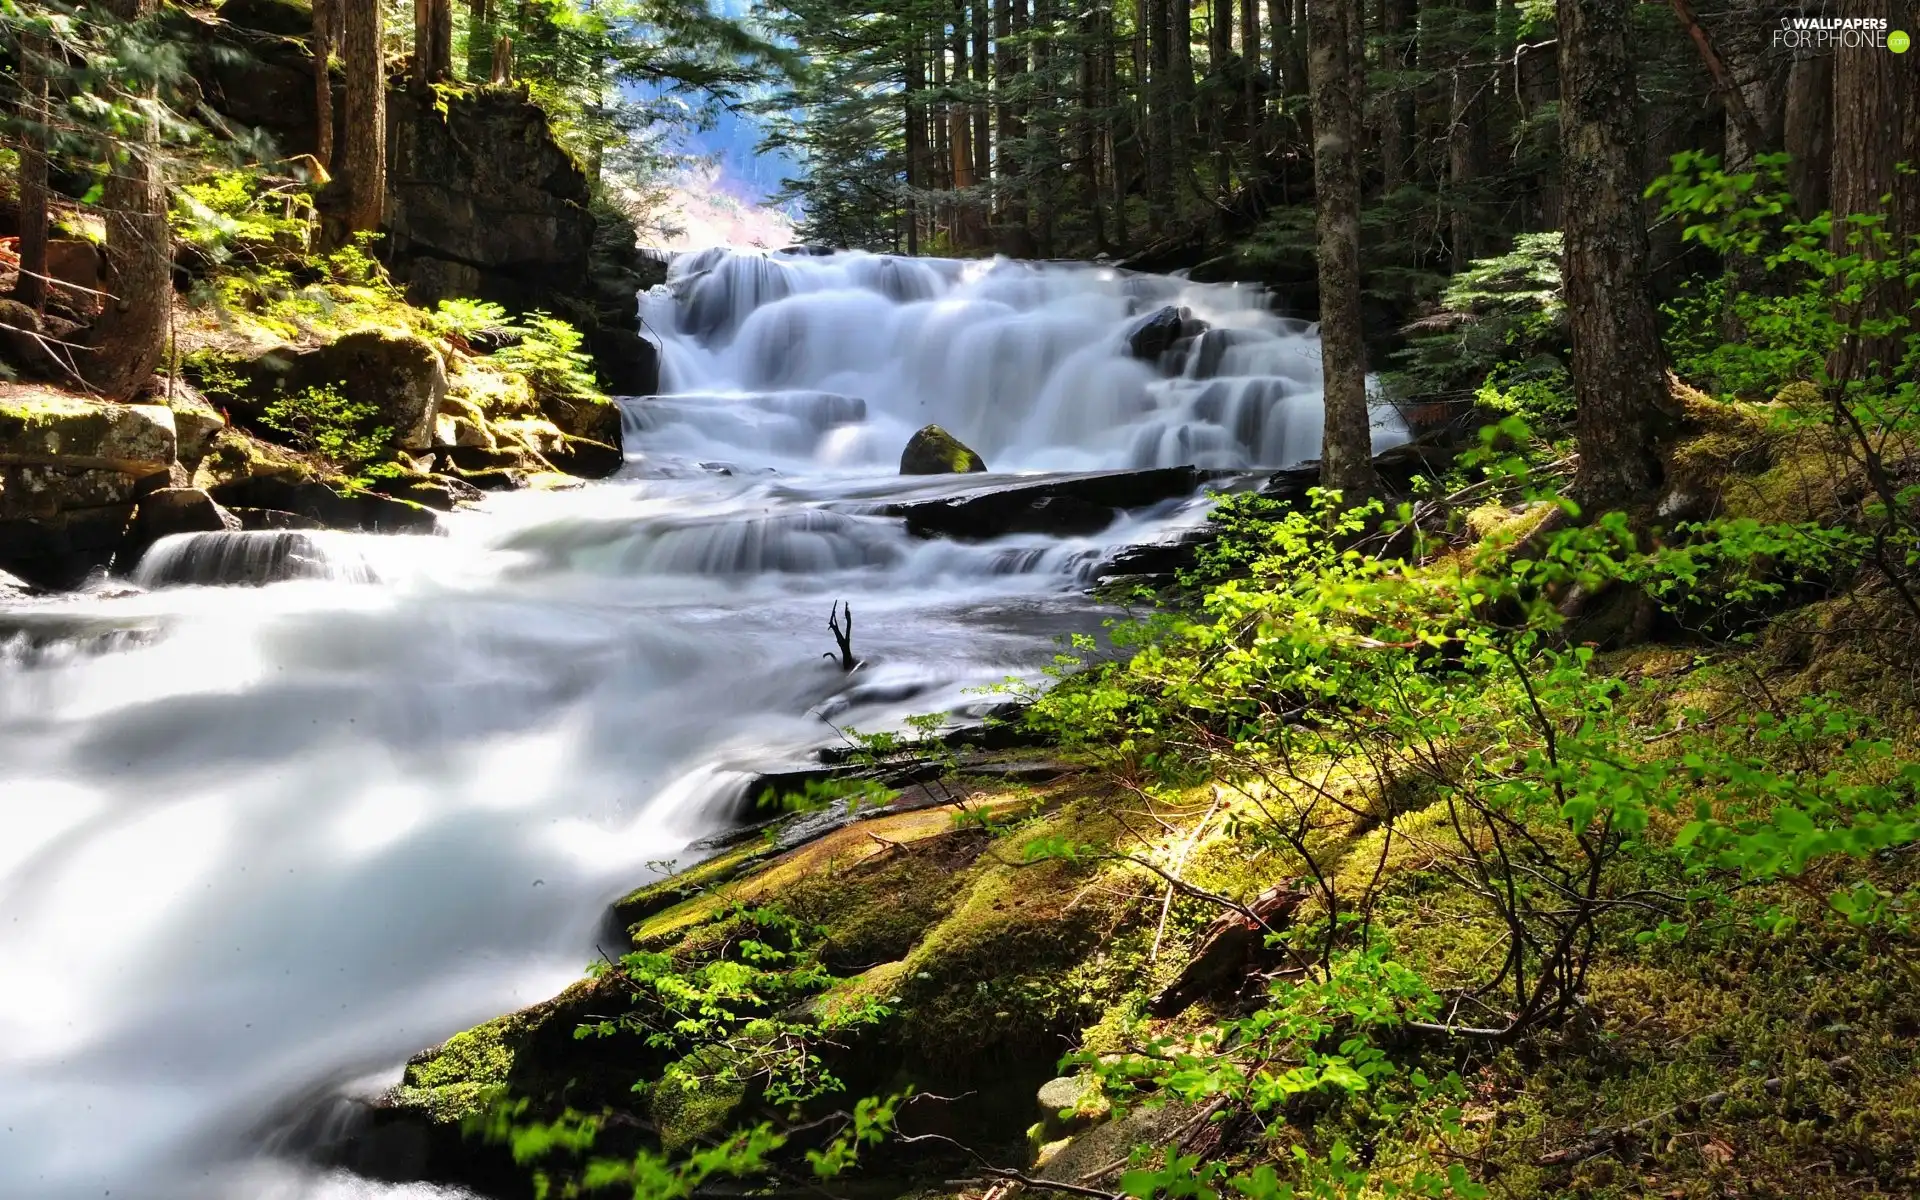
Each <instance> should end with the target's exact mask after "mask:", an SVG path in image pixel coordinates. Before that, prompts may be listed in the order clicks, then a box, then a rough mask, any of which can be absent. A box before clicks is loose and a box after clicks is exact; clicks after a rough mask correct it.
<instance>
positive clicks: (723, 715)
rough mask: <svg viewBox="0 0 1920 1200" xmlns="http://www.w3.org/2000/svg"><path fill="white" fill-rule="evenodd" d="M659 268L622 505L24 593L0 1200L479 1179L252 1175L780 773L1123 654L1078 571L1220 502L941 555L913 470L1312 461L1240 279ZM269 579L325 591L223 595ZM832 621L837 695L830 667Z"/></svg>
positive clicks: (942, 544)
mask: <svg viewBox="0 0 1920 1200" xmlns="http://www.w3.org/2000/svg"><path fill="white" fill-rule="evenodd" d="M673 273H674V279H673V281H672V287H673V291H672V292H671V293H669V292H668V291H666V290H663V289H655V291H654V292H652V293H649V294H648V295H646V296H645V297H643V298H642V313H643V316H644V318H645V320H646V323H647V326H648V328H649V331H650V332H651V333H652V334H653V335H654V336H655V337H656V338H657V339H658V340H659V341H660V342H661V343H662V346H663V362H664V367H663V391H665V392H668V393H670V394H669V395H666V396H662V397H658V398H649V399H642V400H629V401H625V402H623V403H624V404H625V406H626V414H625V418H626V427H627V428H626V434H627V443H628V444H627V466H626V469H625V470H624V471H623V472H622V473H621V474H619V475H618V476H616V477H614V478H612V479H609V480H606V481H602V482H599V483H595V484H591V485H588V486H584V487H580V488H577V489H573V490H562V491H546V492H522V493H515V494H504V495H496V496H493V497H491V498H490V499H489V500H488V501H487V502H486V503H485V504H484V505H482V506H480V507H479V508H477V509H474V510H470V511H463V512H459V513H455V514H452V515H451V517H450V518H449V519H448V520H447V521H446V522H445V532H446V536H444V537H404V536H391V537H381V536H375V535H361V534H324V535H310V536H305V537H304V540H291V539H289V538H288V537H286V536H285V535H279V536H277V538H276V536H275V535H242V534H231V535H202V540H201V542H200V543H199V544H198V545H197V546H196V547H187V546H185V545H183V544H182V543H178V542H175V543H164V542H163V543H162V544H161V545H159V546H156V547H155V548H154V550H153V551H150V552H149V557H148V559H147V560H146V561H145V562H143V564H142V565H141V568H140V570H139V571H138V572H137V573H136V576H135V583H136V584H137V585H139V586H131V587H129V586H126V585H125V584H116V585H113V586H105V587H96V588H95V589H94V590H92V591H90V592H87V593H81V594H76V595H73V596H68V597H62V598H58V599H55V600H52V601H41V602H35V603H32V604H29V605H23V606H19V607H17V608H16V609H15V610H12V611H6V610H4V609H0V618H4V623H3V624H0V631H4V632H0V638H4V639H5V640H4V641H3V642H0V1197H5V1198H7V1200H15V1198H18V1200H67V1198H69V1197H82V1196H86V1197H94V1196H102V1195H112V1196H121V1197H134V1198H136V1200H147V1198H153V1200H186V1198H188V1197H193V1198H195V1200H203V1198H208V1197H235V1198H238V1197H248V1198H252V1197H287V1198H289V1200H292V1198H294V1197H307V1198H319V1197H329V1198H331V1197H340V1198H345V1197H361V1196H366V1197H374V1196H379V1197H408V1196H417V1197H426V1196H439V1195H451V1194H453V1193H446V1192H441V1191H439V1190H437V1189H432V1188H428V1187H425V1186H422V1185H414V1186H402V1187H392V1186H388V1185H375V1184H371V1183H367V1182H365V1181H360V1180H356V1179H352V1178H350V1177H346V1176H343V1175H339V1174H337V1173H336V1174H328V1173H320V1172H315V1171H313V1170H310V1169H308V1168H305V1167H302V1166H300V1165H298V1164H296V1163H292V1162H286V1161H280V1160H276V1159H274V1158H272V1157H271V1156H269V1155H265V1154H264V1153H263V1150H262V1147H263V1146H264V1145H268V1144H270V1143H271V1141H272V1138H271V1136H270V1135H271V1133H272V1130H273V1127H274V1124H275V1122H276V1121H279V1120H282V1119H284V1117H285V1116H286V1115H287V1114H288V1113H289V1112H290V1111H292V1110H293V1109H295V1108H297V1107H298V1105H299V1104H301V1103H303V1102H304V1101H306V1100H308V1099H311V1098H315V1097H319V1096H322V1095H325V1094H327V1093H328V1092H338V1091H342V1090H345V1091H357V1092H363V1093H364V1092H372V1091H376V1090H378V1089H379V1088H381V1087H384V1086H386V1085H388V1084H391V1083H392V1082H394V1081H395V1080H396V1079H397V1078H398V1073H399V1070H400V1065H401V1063H402V1061H403V1060H404V1058H405V1057H406V1056H407V1055H408V1054H410V1053H411V1052H413V1051H415V1050H418V1049H420V1048H422V1047H424V1046H427V1045H431V1044H433V1043H435V1042H437V1041H439V1040H440V1039H442V1038H444V1037H445V1036H446V1035H448V1034H450V1033H452V1032H454V1031H457V1030H459V1029H461V1028H463V1027H465V1026H467V1025H470V1024H473V1023H474V1022H476V1021H479V1020H481V1019H484V1018H487V1017H490V1016H494V1015H497V1014H499V1013H502V1012H505V1011H509V1010H511V1009H514V1008H516V1007H520V1006H522V1005H525V1004H528V1003H531V1002H534V1001H537V1000H541V999H544V998H546V997H547V996H549V995H551V994H553V993H554V992H556V991H558V990H559V989H560V988H561V987H563V986H564V985H565V984H566V983H568V982H569V981H571V980H572V979H574V978H576V977H577V976H578V975H579V973H580V972H581V969H582V967H583V966H584V964H585V963H586V962H587V961H588V959H589V958H591V957H592V956H593V953H594V945H595V940H596V936H597V935H598V934H599V932H600V930H601V928H602V924H603V920H604V914H605V910H606V906H607V904H608V902H609V901H610V900H611V899H613V898H614V897H616V896H618V895H619V894H621V893H622V892H624V891H626V890H628V889H630V888H631V887H633V886H635V885H637V884H639V883H641V882H644V881H645V880H646V879H648V878H649V877H651V876H652V875H653V874H654V873H655V872H656V871H657V870H658V869H659V867H660V864H662V863H664V862H667V861H670V860H673V859H675V858H676V857H677V856H680V855H682V854H684V853H685V852H686V851H687V847H688V846H689V844H690V843H691V842H693V841H694V840H696V839H697V838H699V837H701V836H702V835H703V834H706V833H710V832H713V831H714V830H715V829H716V828H717V827H718V826H720V825H721V824H722V823H724V821H725V820H726V819H727V814H728V812H729V811H730V808H731V806H732V805H733V804H734V803H735V802H736V801H737V800H738V799H739V796H740V793H741V791H742V789H743V788H744V787H745V785H746V781H747V779H748V778H749V775H750V772H751V771H752V770H753V769H754V768H755V767H757V766H761V765H764V764H767V763H769V762H774V761H785V760H791V759H796V758H798V757H800V756H802V755H804V754H805V753H806V752H808V751H809V750H810V749H812V748H815V747H818V746H821V745H825V744H829V743H831V742H832V741H834V740H836V736H837V735H836V734H835V732H834V726H840V727H842V728H844V727H847V726H853V727H857V728H875V727H881V726H884V725H886V724H888V723H889V722H895V721H898V720H899V719H900V718H901V717H903V716H904V715H907V714H910V713H915V712H926V711H938V710H956V709H963V708H965V707H967V706H970V705H972V706H978V705H984V704H986V703H990V702H991V697H990V696H987V695H983V694H982V693H981V692H980V691H979V689H982V688H985V687H988V686H990V685H992V684H995V683H997V682H999V681H1001V680H1003V679H1005V678H1006V677H1008V676H1009V675H1031V674H1032V673H1033V672H1034V671H1035V670H1036V669H1037V668H1038V667H1039V666H1041V665H1043V664H1045V663H1046V662H1047V661H1049V660H1050V659H1051V657H1052V655H1053V654H1054V653H1055V652H1056V648H1057V646H1056V641H1057V639H1058V638H1059V637H1060V636H1061V635H1062V634H1064V633H1067V632H1070V631H1073V630H1088V629H1092V628H1095V627H1097V624H1098V621H1099V619H1100V616H1101V615H1102V614H1101V613H1100V611H1099V610H1098V609H1097V607H1096V605H1095V604H1094V602H1093V601H1092V600H1091V599H1089V598H1088V596H1087V595H1086V586H1087V581H1088V578H1089V572H1090V570H1091V568H1092V567H1093V565H1094V564H1095V563H1097V562H1098V561H1100V560H1101V559H1102V558H1103V557H1104V556H1105V555H1107V554H1108V553H1110V552H1111V550H1112V549H1113V548H1115V547H1118V546H1122V545H1125V544H1129V543H1135V542H1140V541H1143V540H1152V539H1154V538H1156V537H1162V536H1166V535H1167V534H1168V533H1169V532H1171V531H1173V530H1175V529H1176V528H1177V527H1179V526H1183V525H1191V524H1193V523H1195V522H1197V521H1198V520H1200V519H1202V516H1203V507H1204V505H1203V501H1202V500H1200V499H1199V498H1197V497H1196V498H1190V499H1186V500H1176V501H1170V502H1166V503H1164V504H1162V505H1160V506H1158V507H1157V508H1155V509H1153V510H1150V511H1146V512H1143V513H1138V514H1135V515H1134V516H1131V517H1129V518H1127V519H1124V520H1122V521H1121V522H1119V523H1118V524H1116V525H1115V526H1114V527H1112V528H1110V529H1108V530H1107V531H1105V532H1103V533H1101V534H1099V535H1097V536H1094V537H1090V538H1071V539H1051V538H1045V537H1040V536H1031V535H1028V536H1016V537H1012V538H1008V539H1002V540H999V541H994V542H987V543H980V544H963V543H957V542H948V541H916V540H914V539H912V538H910V537H909V536H908V534H907V532H906V530H905V528H904V525H903V522H902V521H901V520H900V519H898V518H894V517H887V516H884V515H879V514H878V513H877V512H876V511H875V510H876V508H877V507H878V506H879V505H880V504H882V503H884V502H886V501H888V500H891V499H898V498H901V497H904V496H914V495H927V494H940V493H941V492H942V491H943V490H952V489H954V488H955V487H957V486H959V483H958V482H956V481H955V480H953V479H948V478H918V479H904V478H902V477H900V476H899V475H898V474H897V469H898V463H899V456H900V452H901V448H902V446H903V445H904V444H905V442H906V440H907V438H908V436H909V435H910V434H911V433H912V431H913V430H915V429H916V428H918V427H920V426H922V425H924V424H927V423H928V422H938V423H940V424H942V425H943V426H945V427H946V428H947V429H949V430H951V431H952V432H953V433H955V434H956V435H958V436H959V437H960V438H961V439H962V440H964V441H966V442H967V443H969V444H970V445H972V446H973V447H974V448H976V449H977V450H978V451H979V452H980V453H981V454H982V455H984V456H985V458H986V460H987V462H988V464H989V466H990V467H992V468H993V470H994V471H995V472H996V473H1004V472H1045V471H1055V472H1058V471H1082V470H1091V469H1099V468H1114V467H1131V466H1153V465H1174V464H1183V463H1194V464H1198V465H1203V466H1216V467H1255V466H1259V467H1268V466H1282V465H1288V464H1290V463H1293V462H1297V461H1299V460H1301V459H1304V458H1308V457H1312V456H1313V455H1314V454H1315V453H1316V451H1317V443H1318V438H1319V427H1320V419H1321V415H1320V400H1319V393H1318V377H1319V368H1318V361H1317V343H1316V341H1315V339H1314V338H1313V336H1312V331H1311V330H1310V329H1309V328H1307V327H1305V326H1304V325H1301V324H1299V323H1292V322H1286V321H1282V320H1280V319H1279V318H1276V317H1274V316H1272V315H1270V314H1269V313H1268V312H1267V311H1266V308H1265V304H1264V299H1263V297H1262V296H1261V295H1260V294H1259V293H1258V292H1257V291H1256V290H1254V289H1250V288H1242V287H1232V286H1225V285H1205V286H1203V285H1193V284H1188V283H1186V282H1184V281H1182V280H1177V279H1169V278H1163V277H1154V276H1136V275H1127V274H1125V273H1121V272H1117V271H1114V270H1110V269H1106V268H1101V267H1096V266H1085V267H1072V266H1065V265H1059V266H1032V265H1027V264H1019V263H1005V262H1001V263H998V264H994V263H986V262H964V263H963V262H940V261H929V260H907V259H894V258H888V257H882V256H872V255H847V254H842V255H834V256H811V255H779V256H762V255H754V254H736V253H730V252H725V251H710V252H703V253H701V254H697V255H685V256H682V257H680V258H679V259H677V260H676V261H675V263H674V267H673ZM1167 304H1179V305H1185V306H1187V307H1188V308H1190V309H1191V310H1192V312H1193V314H1194V315H1195V316H1196V317H1199V318H1203V319H1204V320H1205V321H1207V322H1208V323H1209V325H1210V326H1211V330H1212V331H1211V332H1209V333H1207V334H1205V335H1203V337H1202V338H1201V340H1200V341H1199V342H1197V343H1195V344H1194V345H1193V346H1192V347H1191V348H1190V349H1189V351H1188V353H1187V354H1186V358H1185V362H1184V366H1182V367H1181V368H1180V371H1181V373H1180V374H1179V375H1178V376H1177V377H1173V378H1168V377H1166V376H1165V375H1164V374H1163V373H1162V370H1161V369H1159V368H1157V367H1156V366H1154V365H1151V364H1147V363H1143V362H1140V361H1137V360H1136V359H1134V358H1133V357H1131V356H1130V355H1129V354H1128V352H1127V347H1126V338H1127V335H1128V332H1129V330H1130V328H1132V327H1133V326H1134V325H1135V324H1136V323H1137V322H1138V321H1139V320H1140V319H1141V316H1142V315H1143V314H1148V313H1151V312H1153V311H1154V310H1156V309H1158V308H1159V307H1161V306H1163V305H1167ZM1398 436H1399V435H1398V433H1397V431H1396V430H1395V429H1394V428H1393V427H1392V426H1391V422H1388V423H1387V425H1386V427H1383V428H1382V429H1380V430H1378V431H1377V437H1378V439H1379V440H1380V441H1381V443H1382V444H1385V441H1386V440H1388V439H1393V438H1397V437H1398ZM982 478H983V477H978V476H976V477H971V478H969V479H967V480H965V481H960V482H964V483H966V484H968V485H972V484H975V483H978V482H980V480H981V479H982ZM208 538H212V539H214V540H216V541H217V540H220V539H227V541H226V543H225V544H224V545H222V546H220V547H212V546H209V544H208V541H207V539H208ZM216 550H217V553H216ZM269 554H272V555H278V556H279V558H278V559H277V560H276V561H278V562H280V563H281V565H282V567H283V568H284V566H285V560H286V558H287V556H288V555H289V554H291V555H293V556H294V557H295V558H296V559H297V560H298V565H299V567H300V569H299V570H298V571H296V572H294V574H297V575H300V576H302V577H299V578H292V579H286V580H283V581H280V582H274V583H271V584H268V585H266V586H240V585H238V583H237V582H236V581H238V580H241V579H244V578H246V575H247V571H248V569H249V568H248V564H249V563H255V564H256V565H257V564H258V562H259V561H262V557H261V556H262V555H269ZM210 562H211V563H212V564H213V565H212V566H209V565H208V564H209V563H210ZM182 580H199V581H202V582H196V583H191V584H189V583H183V582H180V581H182ZM209 580H210V581H211V583H209V582H206V581H209ZM222 582H226V583H227V585H226V586H222V585H221V583H222ZM835 601H846V602H848V603H850V604H851V606H852V608H853V611H854V615H855V630H854V648H855V650H856V652H857V653H858V654H859V655H860V656H862V657H863V658H864V659H865V660H867V664H868V665H866V666H865V667H863V668H862V669H861V670H860V671H857V672H855V673H854V674H853V675H852V676H846V675H843V674H842V673H841V672H840V671H839V669H838V668H837V667H836V666H834V665H833V664H832V663H830V662H829V661H827V660H826V659H824V658H823V657H822V656H823V652H826V651H829V650H832V649H833V642H832V638H831V636H830V634H829V633H828V631H827V629H826V619H827V614H828V610H829V608H830V606H831V605H832V604H833V603H834V602H835ZM9 633H10V635H11V636H8V634H9ZM829 722H831V724H829Z"/></svg>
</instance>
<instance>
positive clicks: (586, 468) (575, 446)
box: [547, 437, 627, 479]
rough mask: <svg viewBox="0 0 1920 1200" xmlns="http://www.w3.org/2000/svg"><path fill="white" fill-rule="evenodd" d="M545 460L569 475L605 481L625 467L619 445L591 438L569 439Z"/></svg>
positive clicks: (624, 459)
mask: <svg viewBox="0 0 1920 1200" xmlns="http://www.w3.org/2000/svg"><path fill="white" fill-rule="evenodd" d="M547 460H548V461H549V462H551V463H553V465H554V466H556V467H559V468H560V469H561V470H562V471H565V472H566V473H567V474H569V475H578V476H581V477H582V478H585V479H605V478H606V477H607V476H609V475H613V474H616V473H617V472H618V471H619V470H620V468H621V467H623V466H625V465H626V462H627V459H626V455H625V454H623V453H622V452H621V450H620V448H619V445H618V444H617V443H616V444H615V445H611V446H609V445H607V444H606V443H605V442H597V441H594V440H593V439H592V438H577V437H570V438H567V439H565V440H564V441H562V442H561V443H560V445H559V447H558V448H557V449H554V450H550V451H548V453H547Z"/></svg>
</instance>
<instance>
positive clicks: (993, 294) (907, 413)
mask: <svg viewBox="0 0 1920 1200" xmlns="http://www.w3.org/2000/svg"><path fill="white" fill-rule="evenodd" d="M1169 309H1171V310H1173V312H1175V313H1178V314H1179V316H1180V318H1181V321H1180V324H1179V326H1178V329H1179V332H1178V333H1177V334H1176V335H1174V336H1173V337H1171V338H1170V339H1169V342H1170V344H1168V345H1167V346H1165V347H1164V349H1162V350H1161V351H1160V352H1159V353H1156V354H1154V355H1153V356H1152V357H1151V359H1143V358H1142V357H1140V356H1138V354H1137V353H1134V352H1130V347H1129V341H1130V339H1132V335H1134V334H1135V333H1136V332H1138V331H1139V330H1140V328H1141V325H1142V323H1143V322H1146V321H1150V320H1153V319H1154V318H1155V317H1156V316H1158V315H1160V314H1162V313H1164V312H1166V311H1167V310H1169ZM643 315H644V317H645V320H646V324H647V326H648V328H649V329H651V330H652V331H654V333H655V334H656V336H658V338H659V339H660V342H661V348H662V360H663V376H662V382H663V385H664V390H665V391H667V392H668V393H670V395H669V396H667V397H663V398H661V399H658V400H648V401H642V402H640V403H639V405H638V406H637V413H636V416H635V428H636V430H637V431H638V432H639V433H641V434H642V435H643V436H642V437H641V438H640V441H641V443H642V445H643V446H645V447H646V448H647V449H648V450H649V451H650V452H651V453H655V454H658V455H662V456H665V457H668V458H670V459H671V458H676V457H677V458H688V457H692V458H696V459H704V460H706V461H713V462H730V461H734V460H735V459H739V460H745V461H754V460H757V461H761V462H765V461H769V460H770V459H771V460H780V461H783V462H786V463H788V464H793V463H797V462H811V463H816V464H824V465H831V466H836V467H845V468H860V467H865V468H881V467H885V466H888V465H891V464H894V463H897V462H898V461H899V453H900V448H901V447H902V446H903V445H904V444H905V442H906V438H907V437H908V436H909V435H910V434H911V433H912V432H913V431H914V430H915V429H918V428H919V427H920V426H922V425H927V424H938V425H941V426H943V427H945V428H946V429H948V430H949V431H950V432H952V433H953V434H955V435H956V436H957V437H959V438H960V440H962V441H963V442H966V443H967V444H968V445H970V446H972V447H973V448H974V449H976V450H978V451H979V452H980V453H981V454H982V455H983V456H985V458H986V460H987V464H988V466H989V467H990V468H992V469H994V470H1016V471H1026V470H1093V469H1100V468H1108V467H1155V466H1176V465H1183V464H1192V465H1196V466H1202V467H1216V468H1228V469H1231V468H1262V467H1265V468H1277V467H1286V466H1293V465H1295V464H1297V463H1300V462H1302V461H1305V460H1307V459H1311V458H1316V457H1318V456H1319V447H1320V427H1321V423H1322V420H1323V407H1322V397H1321V381H1320V361H1319V349H1320V343H1319V338H1318V336H1317V333H1316V330H1315V329H1314V327H1312V326H1310V325H1307V324H1305V323H1303V322H1299V321H1292V320H1287V319H1284V318H1281V317H1278V316H1276V315H1274V314H1273V313H1272V312H1271V311H1270V310H1269V306H1268V299H1267V296H1266V294H1265V293H1264V292H1263V291H1262V290H1261V289H1259V288H1257V287H1251V286H1246V285H1239V284H1198V283H1191V282H1189V281H1186V280H1183V279H1178V278H1173V277H1168V276H1157V275H1139V274H1133V273H1129V272H1125V271H1121V270H1118V269H1116V268H1112V267H1102V266H1095V265H1081V266H1075V265H1064V264H1034V263H1025V262H1012V261H1008V260H1005V259H996V260H992V261H967V262H961V261H951V260H939V259H902V258H892V257H887V256H883V255H873V254H860V253H846V254H833V255H811V254H760V253H746V252H736V251H727V250H709V251H703V252H701V253H698V254H692V255H683V256H681V257H679V258H677V259H675V260H674V262H673V264H672V267H671V269H670V273H669V277H668V281H667V284H666V286H665V287H664V288H661V289H656V290H655V291H654V293H652V294H651V295H649V296H647V297H646V298H645V300H644V304H643ZM1137 348H1138V346H1137V343H1136V346H1135V347H1134V349H1137ZM1405 437H1406V434H1405V430H1404V426H1403V425H1402V424H1401V423H1400V421H1399V419H1398V417H1397V416H1396V415H1395V414H1394V413H1393V412H1392V410H1391V409H1388V408H1386V407H1385V406H1380V407H1379V408H1378V411H1377V412H1376V417H1375V430H1374V440H1375V446H1376V448H1379V449H1385V448H1387V447H1388V446H1390V445H1393V444H1396V443H1398V442H1399V441H1402V440H1404V439H1405Z"/></svg>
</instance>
